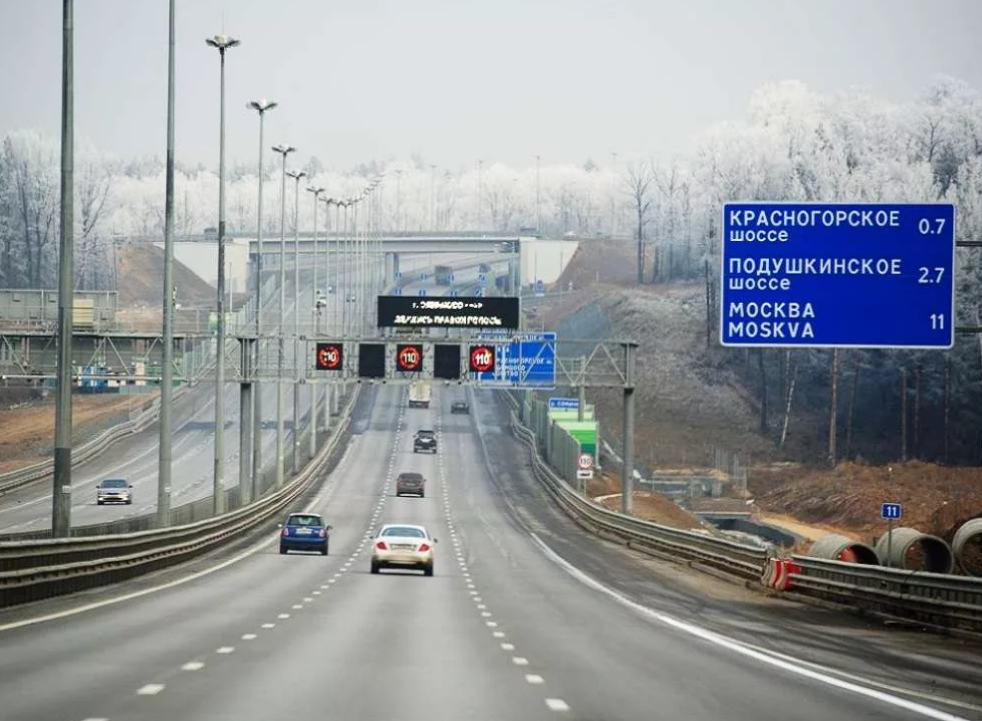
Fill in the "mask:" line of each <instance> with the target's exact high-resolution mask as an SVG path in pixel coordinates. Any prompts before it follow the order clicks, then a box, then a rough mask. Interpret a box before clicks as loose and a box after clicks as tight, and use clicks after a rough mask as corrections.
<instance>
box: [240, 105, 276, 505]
mask: <svg viewBox="0 0 982 721" xmlns="http://www.w3.org/2000/svg"><path fill="white" fill-rule="evenodd" d="M276 106H277V103H275V102H273V101H272V100H253V101H252V102H250V103H249V104H248V105H246V107H247V108H249V109H250V110H255V111H256V112H257V113H259V207H258V209H257V211H256V357H255V366H254V368H255V371H256V373H257V374H258V372H259V366H260V364H261V362H262V310H263V180H264V176H265V171H264V169H263V147H264V142H263V135H264V130H265V124H266V113H267V112H268V111H270V110H272V109H273V108H275V107H276ZM262 399H263V393H262V388H260V387H258V384H257V388H256V389H255V392H254V393H253V399H252V408H253V410H252V422H253V429H252V488H251V492H250V493H249V496H250V498H256V497H257V496H258V495H259V493H260V492H261V489H260V487H259V486H260V479H261V478H262V467H263V450H262V448H263V443H262V438H263V400H262ZM239 484H240V485H241V486H242V488H243V489H244V488H245V486H244V485H242V481H241V480H240V481H239ZM243 503H244V501H243Z"/></svg>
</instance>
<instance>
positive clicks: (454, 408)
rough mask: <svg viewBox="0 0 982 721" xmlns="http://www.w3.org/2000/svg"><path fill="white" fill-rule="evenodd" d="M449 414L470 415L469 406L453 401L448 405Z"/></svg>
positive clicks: (462, 402)
mask: <svg viewBox="0 0 982 721" xmlns="http://www.w3.org/2000/svg"><path fill="white" fill-rule="evenodd" d="M450 412H451V413H470V412H471V406H470V403H468V402H467V401H454V402H453V403H451V404H450Z"/></svg>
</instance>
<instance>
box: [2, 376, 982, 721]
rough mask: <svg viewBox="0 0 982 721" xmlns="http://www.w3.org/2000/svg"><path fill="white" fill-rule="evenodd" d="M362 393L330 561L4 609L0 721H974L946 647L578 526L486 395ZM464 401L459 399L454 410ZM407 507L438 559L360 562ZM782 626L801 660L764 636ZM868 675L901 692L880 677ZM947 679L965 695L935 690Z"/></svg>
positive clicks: (273, 562) (338, 486) (328, 498)
mask: <svg viewBox="0 0 982 721" xmlns="http://www.w3.org/2000/svg"><path fill="white" fill-rule="evenodd" d="M363 392H364V393H365V396H364V399H363V402H361V403H360V405H359V411H358V413H357V415H356V417H355V418H353V421H352V429H353V432H354V434H355V435H354V436H353V438H352V440H351V443H350V445H349V447H348V450H347V452H346V453H345V455H344V457H343V458H342V460H341V461H340V463H339V464H338V466H337V467H336V469H335V470H334V471H333V472H332V473H331V474H330V475H329V476H328V477H327V478H326V479H325V481H324V485H323V488H322V489H321V491H320V492H319V493H318V494H317V497H316V498H315V500H314V501H313V502H312V503H311V504H310V507H311V508H312V509H313V510H318V511H320V512H322V513H324V514H325V515H326V516H327V518H328V520H329V522H330V523H331V524H332V525H333V526H334V530H333V531H332V535H331V553H330V555H329V556H327V557H322V556H320V555H317V554H290V555H287V556H281V555H279V554H278V551H277V546H276V536H275V533H276V530H275V529H274V528H271V529H270V532H269V537H268V538H267V539H266V541H265V545H264V546H262V547H260V548H258V550H255V552H253V553H251V554H249V555H244V556H243V557H240V558H239V560H237V561H236V562H232V561H235V558H234V557H233V558H230V559H228V560H226V561H225V563H226V564H228V565H227V566H226V567H224V568H222V569H220V570H217V571H215V572H213V573H208V574H205V575H201V576H199V577H196V578H191V579H190V580H187V581H186V582H184V583H180V584H178V585H173V586H171V587H168V588H162V589H160V590H157V591H156V592H150V590H151V589H152V587H153V585H154V584H155V583H163V579H164V578H167V579H174V578H175V571H174V570H172V571H170V572H169V575H166V574H165V575H164V576H162V577H156V578H155V577H146V578H143V579H139V581H138V582H136V583H126V584H122V585H121V586H119V587H116V588H110V589H100V590H98V591H97V592H93V593H92V594H84V595H82V596H79V597H77V598H76V599H74V601H73V602H74V604H78V605H79V606H81V605H84V604H95V603H101V602H105V601H107V600H109V599H111V598H112V597H113V596H118V595H121V594H124V593H127V592H129V591H130V590H131V589H133V588H139V589H141V591H143V592H146V595H142V596H140V597H137V598H132V599H130V600H124V601H121V602H119V603H115V604H109V605H101V606H98V607H96V608H92V609H91V610H88V611H81V612H79V613H77V614H76V615H67V616H63V617H60V618H55V619H52V620H48V621H43V622H39V623H36V624H32V625H22V626H17V627H13V628H11V627H10V623H12V622H17V621H23V620H25V619H27V618H29V617H30V616H31V615H32V613H37V612H38V610H37V609H33V608H32V607H30V606H28V607H23V608H19V609H10V610H9V611H7V612H3V613H0V699H3V706H2V712H0V713H2V716H3V718H5V719H6V718H10V719H17V720H18V721H34V720H38V721H40V720H42V719H43V720H44V721H49V720H52V719H66V720H69V721H70V720H73V719H78V720H79V721H82V720H83V719H106V720H107V721H137V720H140V721H148V720H151V719H161V720H164V719H168V720H169V719H175V718H179V719H195V720H196V721H210V720H211V719H236V720H237V721H250V720H251V719H257V720H259V719H262V720H263V721H265V720H266V719H269V718H295V717H298V716H303V717H317V718H326V719H339V720H340V719H345V720H347V719H362V720H365V721H374V720H376V719H378V720H379V721H381V720H383V719H384V720H388V719H394V718H398V719H402V720H405V721H417V720H419V721H422V720H424V719H425V720H426V721H432V720H433V719H474V720H478V719H481V720H483V719H488V721H491V720H499V719H509V720H511V719H528V720H529V721H538V720H539V719H556V718H561V719H578V720H582V721H587V720H590V721H594V720H596V719H604V721H620V720H622V719H623V720H624V721H628V720H630V721H637V720H640V719H692V721H710V720H712V721H721V720H725V721H759V720H761V719H787V718H794V719H805V720H807V721H811V720H813V719H814V720H816V721H818V720H819V719H821V720H822V721H828V719H836V721H851V720H852V719H864V720H869V719H892V720H905V719H922V718H939V719H942V718H947V719H953V718H979V717H980V715H979V712H978V711H975V710H972V709H968V708H965V706H964V705H968V704H970V703H971V702H972V701H973V700H974V701H975V702H976V703H978V702H979V699H978V696H979V695H980V693H982V692H980V689H982V684H980V683H975V685H974V688H971V689H968V688H966V687H965V686H964V685H963V686H962V687H961V688H960V694H958V690H957V689H954V688H953V687H954V686H955V685H957V684H967V682H968V681H969V677H972V678H975V679H976V680H978V679H977V674H978V670H977V669H974V670H973V669H966V668H965V667H964V664H963V661H964V659H963V658H962V657H961V656H960V654H961V653H963V652H959V651H956V650H951V649H947V650H946V643H947V642H942V641H939V640H937V639H935V638H933V637H927V636H923V635H912V634H909V633H907V632H896V633H890V632H883V631H876V630H873V629H864V628H862V627H861V626H859V625H857V624H849V623H846V622H842V621H840V620H839V619H840V617H841V614H835V615H833V614H826V613H825V612H822V611H816V610H814V609H811V608H810V607H800V608H799V607H798V605H797V604H787V603H785V602H774V603H768V602H761V599H760V597H759V596H757V595H756V594H751V593H750V592H749V591H744V589H741V588H740V587H739V586H734V585H732V584H728V583H724V582H722V581H717V582H715V583H718V584H719V585H718V586H717V585H714V584H713V583H706V584H703V585H701V586H700V588H701V589H702V590H701V591H700V592H697V591H695V590H694V587H693V586H692V583H693V582H692V581H689V580H686V579H685V578H684V577H686V576H687V574H692V573H693V572H692V571H688V570H684V569H682V568H680V567H674V566H672V565H671V564H667V563H666V564H663V565H655V566H652V564H651V563H650V562H649V561H648V560H647V559H645V558H644V557H641V556H638V555H636V554H635V553H634V552H629V551H625V550H624V549H621V548H619V547H616V546H612V545H611V544H607V543H604V542H599V541H597V540H596V539H595V538H593V537H591V536H589V535H588V534H586V533H584V532H582V531H580V530H579V529H578V528H577V527H576V526H575V525H573V524H572V523H571V522H570V521H569V519H567V518H565V517H564V516H562V515H561V514H559V513H558V512H556V511H555V508H554V506H553V505H552V502H551V501H550V500H549V499H548V498H547V497H546V496H545V495H544V494H543V492H542V489H541V488H540V487H539V486H538V485H537V484H536V482H535V481H534V479H532V478H531V477H530V476H529V475H528V473H527V471H528V469H527V451H526V450H525V449H524V447H523V446H521V445H519V444H518V443H517V442H516V441H515V440H514V439H513V438H511V437H510V435H509V433H508V430H507V426H506V418H507V415H506V413H505V412H504V411H503V409H502V408H501V407H500V406H499V405H498V404H497V403H496V401H495V399H494V392H491V391H479V392H473V393H472V392H471V391H468V390H465V389H462V388H460V387H457V386H446V385H434V393H433V403H432V406H431V408H430V409H429V410H424V409H409V408H407V407H406V405H407V403H406V401H407V398H406V388H405V386H391V385H386V386H382V385H379V386H366V387H365V388H364V389H363ZM460 397H471V398H472V399H473V402H472V413H471V414H469V415H451V414H450V413H449V407H450V403H451V401H452V400H454V399H456V398H460ZM422 427H432V428H435V429H436V430H437V431H438V438H439V451H438V453H437V454H436V455H422V454H414V453H413V452H412V445H411V443H412V434H413V433H414V432H415V431H416V430H417V429H419V428H422ZM478 431H480V432H478ZM402 470H417V471H420V472H421V473H423V474H424V476H426V478H427V481H428V482H427V494H426V497H425V498H423V499H419V498H395V497H394V495H393V491H394V479H395V476H396V475H397V474H398V473H399V472H400V471H402ZM399 521H403V522H414V523H423V524H425V525H427V527H428V528H429V529H430V530H431V532H432V533H433V534H434V535H435V536H436V537H437V538H438V539H439V543H438V544H437V546H436V563H435V576H434V577H432V578H426V577H424V576H423V575H422V574H420V573H417V572H412V571H405V572H400V571H382V573H381V574H380V575H377V576H373V575H370V574H369V572H368V570H369V557H370V549H371V538H372V536H373V533H374V532H375V531H376V530H377V528H378V527H379V526H380V525H381V524H383V523H387V522H399ZM177 580H180V579H179V577H178V579H177ZM174 582H175V581H174V580H171V583H174ZM58 603H60V604H61V605H62V608H63V609H70V608H71V605H72V600H71V599H61V600H60V601H58ZM632 604H634V605H632ZM782 604H783V605H785V606H787V607H789V608H790V607H795V608H796V609H798V610H796V611H795V612H794V613H787V612H784V613H782V612H781V611H780V610H777V609H778V607H779V606H781V605H782ZM812 614H814V615H812ZM800 625H804V626H805V630H804V632H802V633H799V634H798V635H797V636H795V633H796V632H797V631H798V630H799V629H798V627H799V626H800ZM767 629H770V632H769V633H768V632H767ZM912 638H917V639H918V641H917V643H918V645H919V648H918V647H917V646H915V645H914V644H913V643H912V640H911V639H912ZM782 639H783V644H784V645H782V646H781V650H783V651H785V652H786V653H787V654H790V655H795V656H797V658H791V659H788V658H779V657H776V656H775V655H773V653H768V652H767V647H768V646H772V645H774V644H777V643H779V642H781V640H782ZM847 639H851V642H850V643H847ZM749 642H754V644H755V646H754V647H751V646H749V645H748V643H749ZM758 646H759V647H760V648H758ZM964 653H967V652H964ZM806 656H807V657H806ZM965 658H967V656H965ZM977 658H978V657H977V656H976V659H977ZM926 659H929V660H930V664H931V665H926V664H927V661H926ZM817 664H821V665H823V666H826V667H828V668H827V669H820V668H819V667H818V665H817ZM850 664H851V666H850ZM977 665H978V664H976V666H977ZM856 668H858V669H860V670H862V671H863V672H864V673H858V672H856V673H851V674H850V669H856ZM928 668H931V670H928ZM838 671H845V672H846V673H845V674H841V673H838ZM973 673H974V674H975V676H972V674H973ZM875 674H883V675H885V676H888V677H890V678H892V682H893V684H894V685H895V686H896V687H897V688H895V689H893V690H889V689H884V688H882V687H874V686H873V685H872V684H873V683H876V679H869V682H867V679H865V676H869V675H875ZM920 674H924V677H923V679H921V680H926V678H927V675H933V676H934V681H935V683H934V686H933V688H932V689H923V688H920V687H919V685H920V682H918V676H919V675H920ZM908 684H910V687H909V688H905V687H907V686H908ZM948 694H958V695H960V696H961V697H962V698H961V702H962V703H963V704H964V705H963V707H961V708H955V707H952V706H944V704H943V702H941V701H939V700H938V699H936V698H934V697H935V696H944V695H948ZM970 696H971V697H974V698H969V697H970ZM938 709H943V710H944V711H946V712H948V714H947V715H945V714H944V713H942V712H939V711H938Z"/></svg>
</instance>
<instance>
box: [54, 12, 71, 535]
mask: <svg viewBox="0 0 982 721" xmlns="http://www.w3.org/2000/svg"><path fill="white" fill-rule="evenodd" d="M74 11H75V8H74V4H73V0H63V1H62V38H61V237H60V239H59V256H58V395H57V396H55V463H54V471H55V473H54V488H53V489H52V493H51V533H52V535H53V536H54V537H55V538H64V537H66V536H68V535H69V533H70V532H71V527H72V309H73V307H74V304H75V299H74V295H73V291H72V289H73V288H74V287H75V280H74V263H75V257H74V244H75V202H74V200H75V195H74V193H75V151H74V144H75V132H74V123H75V86H74V74H75V21H74V14H75V13H74Z"/></svg>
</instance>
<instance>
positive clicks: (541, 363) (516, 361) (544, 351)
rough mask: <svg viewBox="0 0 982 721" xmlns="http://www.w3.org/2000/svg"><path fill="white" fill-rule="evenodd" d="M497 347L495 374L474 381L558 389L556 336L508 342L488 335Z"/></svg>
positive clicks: (480, 375)
mask: <svg viewBox="0 0 982 721" xmlns="http://www.w3.org/2000/svg"><path fill="white" fill-rule="evenodd" d="M487 337H489V339H491V341H490V342H492V343H493V344H494V345H495V348H496V353H495V355H496V356H497V358H496V362H495V370H494V372H487V373H472V374H471V377H472V378H474V379H475V380H477V381H480V382H481V383H484V384H486V385H491V386H504V387H509V388H534V389H538V390H551V389H553V388H555V387H556V334H555V333H522V334H519V335H517V336H512V337H511V338H510V339H508V338H498V337H496V336H495V335H494V334H490V333H489V334H487Z"/></svg>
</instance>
